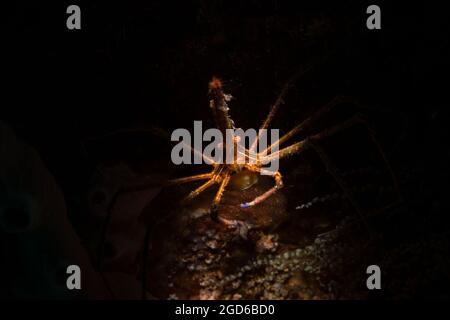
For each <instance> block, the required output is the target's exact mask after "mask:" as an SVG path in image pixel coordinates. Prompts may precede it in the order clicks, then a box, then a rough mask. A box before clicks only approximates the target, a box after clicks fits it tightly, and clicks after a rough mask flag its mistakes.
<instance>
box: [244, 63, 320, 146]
mask: <svg viewBox="0 0 450 320" xmlns="http://www.w3.org/2000/svg"><path fill="white" fill-rule="evenodd" d="M311 69H312V65H308V66H306V67H305V68H302V69H301V70H299V71H298V72H296V73H295V74H294V75H293V76H292V77H291V78H290V79H289V80H288V81H287V82H286V84H285V85H284V86H283V89H282V90H281V92H280V94H279V95H278V97H277V100H276V101H275V103H274V104H273V105H272V107H271V108H270V112H269V114H268V115H267V117H266V119H265V120H264V122H263V123H262V124H261V127H260V128H259V130H260V131H259V132H258V136H257V138H256V139H255V141H253V144H252V145H251V147H250V148H249V152H250V154H253V153H255V151H256V147H257V146H258V142H259V139H260V137H261V134H262V132H261V130H264V129H267V128H268V127H269V125H270V123H271V122H272V120H273V118H274V117H275V115H276V113H277V112H278V109H279V108H280V107H281V105H282V104H284V99H285V97H286V95H287V93H288V91H289V89H290V88H291V87H292V85H293V83H294V82H295V81H296V80H297V79H298V78H299V77H300V76H302V75H304V74H305V73H306V72H308V71H309V70H311Z"/></svg>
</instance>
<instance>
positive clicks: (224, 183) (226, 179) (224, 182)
mask: <svg viewBox="0 0 450 320" xmlns="http://www.w3.org/2000/svg"><path fill="white" fill-rule="evenodd" d="M230 178H231V175H230V174H226V175H225V176H224V177H223V179H222V182H221V183H220V187H219V190H217V193H216V196H215V197H214V200H213V204H212V210H213V211H214V210H217V207H218V206H219V204H220V201H221V200H222V196H223V193H224V191H225V188H226V187H227V185H228V183H229V182H230Z"/></svg>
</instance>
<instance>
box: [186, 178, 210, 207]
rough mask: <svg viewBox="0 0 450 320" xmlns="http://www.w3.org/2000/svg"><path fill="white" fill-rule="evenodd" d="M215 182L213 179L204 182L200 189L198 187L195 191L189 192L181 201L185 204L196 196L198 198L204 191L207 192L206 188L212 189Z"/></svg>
mask: <svg viewBox="0 0 450 320" xmlns="http://www.w3.org/2000/svg"><path fill="white" fill-rule="evenodd" d="M216 183H217V181H216V179H214V178H211V179H210V180H208V181H206V182H205V183H204V184H202V185H201V186H200V187H198V188H197V189H195V190H193V191H191V192H190V193H189V194H188V195H187V196H186V197H185V198H184V199H183V201H182V202H183V203H187V202H189V201H191V200H192V199H194V198H196V197H197V196H199V195H200V194H201V193H202V192H204V191H205V190H207V189H208V188H210V187H212V186H213V185H214V184H216Z"/></svg>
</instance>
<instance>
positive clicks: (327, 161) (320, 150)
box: [311, 140, 370, 232]
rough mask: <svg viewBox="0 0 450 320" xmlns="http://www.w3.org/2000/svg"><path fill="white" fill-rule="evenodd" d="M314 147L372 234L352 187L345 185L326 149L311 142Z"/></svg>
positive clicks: (315, 142)
mask: <svg viewBox="0 0 450 320" xmlns="http://www.w3.org/2000/svg"><path fill="white" fill-rule="evenodd" d="M311 145H312V147H313V148H314V150H315V151H316V152H317V154H318V155H319V157H320V158H321V159H322V161H323V162H324V164H325V167H326V168H327V171H328V173H329V174H331V175H332V176H333V178H334V180H336V182H337V183H338V185H339V186H340V187H341V189H342V190H343V192H344V194H345V196H346V197H347V199H348V200H349V201H350V203H351V204H352V206H353V208H355V210H356V212H357V213H358V215H359V216H360V218H361V220H362V221H363V222H364V224H365V225H366V227H367V230H368V231H369V232H370V228H369V224H368V222H367V220H366V218H365V216H364V215H363V213H362V210H361V208H360V207H359V205H358V202H357V201H356V199H355V196H354V194H353V192H352V190H351V189H350V187H348V186H347V184H346V183H345V181H344V179H343V178H342V177H341V175H340V174H339V173H338V169H337V168H336V166H335V165H334V163H333V162H332V161H331V159H330V158H329V157H328V155H327V153H326V152H325V151H324V149H323V148H322V147H321V146H319V144H318V143H317V140H315V141H313V142H311Z"/></svg>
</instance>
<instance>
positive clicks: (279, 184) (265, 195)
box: [241, 165, 283, 208]
mask: <svg viewBox="0 0 450 320" xmlns="http://www.w3.org/2000/svg"><path fill="white" fill-rule="evenodd" d="M246 168H247V169H248V170H250V171H254V172H258V173H261V174H264V175H270V176H271V177H272V178H274V180H275V186H273V187H272V188H270V189H269V190H267V191H266V192H264V193H263V194H262V195H260V196H258V197H256V198H255V199H253V200H252V201H250V202H245V203H241V208H250V207H253V206H254V205H257V204H258V203H261V202H263V201H264V200H266V199H267V198H269V197H270V196H271V195H273V194H274V193H275V192H277V191H278V190H280V189H281V188H282V187H283V179H282V177H281V173H280V172H279V171H276V172H271V171H268V170H265V169H262V168H259V167H256V166H251V165H248V166H246Z"/></svg>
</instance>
